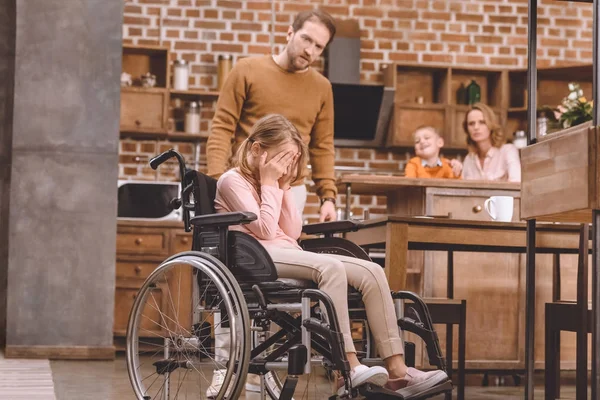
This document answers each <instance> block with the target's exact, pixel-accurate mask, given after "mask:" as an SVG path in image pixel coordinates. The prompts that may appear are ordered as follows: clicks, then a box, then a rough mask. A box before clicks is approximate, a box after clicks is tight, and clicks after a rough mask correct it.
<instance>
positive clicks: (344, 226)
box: [302, 220, 362, 235]
mask: <svg viewBox="0 0 600 400" xmlns="http://www.w3.org/2000/svg"><path fill="white" fill-rule="evenodd" d="M361 227H362V222H360V221H351V220H343V221H331V222H319V223H316V224H309V225H304V226H303V227H302V232H304V233H306V234H307V235H319V234H321V235H327V234H332V233H344V232H354V231H357V230H359V229H360V228H361Z"/></svg>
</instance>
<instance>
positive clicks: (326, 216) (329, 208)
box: [319, 201, 337, 222]
mask: <svg viewBox="0 0 600 400" xmlns="http://www.w3.org/2000/svg"><path fill="white" fill-rule="evenodd" d="M320 213H321V216H320V217H319V222H326V221H335V220H336V219H337V214H336V212H335V204H333V202H332V201H325V202H323V204H322V205H321V210H320Z"/></svg>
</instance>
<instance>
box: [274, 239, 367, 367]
mask: <svg viewBox="0 0 600 400" xmlns="http://www.w3.org/2000/svg"><path fill="white" fill-rule="evenodd" d="M268 251H269V254H270V255H271V258H272V259H273V262H274V263H275V267H276V268H277V274H278V275H279V277H280V278H290V279H303V280H309V281H313V282H315V283H316V284H317V285H318V286H319V289H321V290H322V291H323V292H325V293H326V294H328V295H329V297H331V300H332V301H333V305H334V307H335V311H336V314H337V318H338V321H339V323H340V329H341V331H342V334H343V336H344V348H345V351H346V353H347V354H348V361H350V366H351V367H352V368H354V367H356V366H357V365H358V364H359V362H358V359H357V358H356V354H355V353H356V350H355V348H354V343H353V342H352V335H351V333H350V316H349V312H348V281H347V280H346V273H345V271H344V265H343V264H342V262H341V261H339V260H336V259H335V258H332V257H330V256H329V255H324V254H317V253H311V252H309V251H304V250H297V249H271V248H269V249H268Z"/></svg>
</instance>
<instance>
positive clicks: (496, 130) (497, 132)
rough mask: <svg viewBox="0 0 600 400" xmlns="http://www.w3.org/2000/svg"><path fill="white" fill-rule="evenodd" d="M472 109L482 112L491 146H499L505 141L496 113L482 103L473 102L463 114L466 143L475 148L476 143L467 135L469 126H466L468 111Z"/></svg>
mask: <svg viewBox="0 0 600 400" xmlns="http://www.w3.org/2000/svg"><path fill="white" fill-rule="evenodd" d="M473 110H479V111H481V113H482V114H483V119H484V121H485V123H486V125H487V127H488V129H489V130H490V140H491V142H492V146H494V147H501V146H502V145H503V144H504V143H506V137H505V136H504V132H503V131H502V127H501V126H500V124H499V123H498V119H497V118H496V114H494V112H493V111H492V109H491V108H489V107H488V106H486V105H485V104H483V103H475V104H473V105H472V106H471V108H469V111H467V113H466V114H465V119H464V121H463V130H464V131H465V134H466V135H467V145H469V147H470V148H471V149H473V150H475V149H476V148H477V144H476V143H475V142H474V141H473V139H471V136H470V135H469V127H468V121H467V120H468V118H469V113H471V111H473Z"/></svg>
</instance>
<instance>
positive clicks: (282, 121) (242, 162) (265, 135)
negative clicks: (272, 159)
mask: <svg viewBox="0 0 600 400" xmlns="http://www.w3.org/2000/svg"><path fill="white" fill-rule="evenodd" d="M287 141H291V142H293V143H295V144H296V145H297V146H298V149H299V151H300V156H299V157H298V161H297V164H296V165H297V167H296V168H297V170H296V179H300V178H302V177H303V174H304V169H305V168H306V162H307V158H308V157H307V155H308V149H307V147H306V144H304V142H303V141H302V137H301V136H300V133H299V132H298V130H297V129H296V127H295V126H294V124H292V123H291V122H290V121H289V120H288V119H287V118H286V117H284V116H283V115H280V114H269V115H267V116H264V117H263V118H261V119H259V120H258V121H257V122H256V123H255V124H254V126H253V127H252V132H250V135H249V136H248V137H247V138H246V140H244V141H243V142H242V144H241V145H240V147H239V149H238V151H237V157H236V167H238V168H239V170H240V173H241V174H242V176H243V177H244V178H246V179H247V180H248V181H249V182H250V183H252V184H253V185H254V186H255V187H256V189H257V191H258V192H259V193H260V184H259V176H257V173H258V171H254V170H253V169H252V167H251V165H250V164H249V163H248V153H249V152H250V149H251V148H252V144H254V143H255V142H256V143H259V144H260V146H261V147H262V148H263V149H264V150H268V149H271V148H273V147H277V146H279V145H281V144H283V143H285V142H287Z"/></svg>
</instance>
